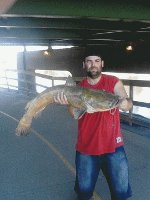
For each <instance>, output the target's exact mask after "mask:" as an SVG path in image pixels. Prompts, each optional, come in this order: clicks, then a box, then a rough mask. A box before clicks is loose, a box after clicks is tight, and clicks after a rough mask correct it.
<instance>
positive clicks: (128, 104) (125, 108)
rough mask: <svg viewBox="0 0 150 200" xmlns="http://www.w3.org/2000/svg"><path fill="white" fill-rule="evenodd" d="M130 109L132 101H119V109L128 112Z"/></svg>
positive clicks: (124, 99) (127, 99) (126, 99)
mask: <svg viewBox="0 0 150 200" xmlns="http://www.w3.org/2000/svg"><path fill="white" fill-rule="evenodd" d="M131 108H132V101H131V100H130V99H129V98H122V99H120V104H119V109H121V110H122V111H128V110H130V109H131Z"/></svg>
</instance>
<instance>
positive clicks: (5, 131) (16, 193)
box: [0, 94, 150, 200]
mask: <svg viewBox="0 0 150 200" xmlns="http://www.w3.org/2000/svg"><path fill="white" fill-rule="evenodd" d="M28 100H29V99H28V98H24V97H23V96H17V95H8V94H1V96H0V106H1V109H0V110H1V112H0V135H1V136H0V160H1V162H0V200H74V199H75V193H74V191H73V187H74V179H75V168H74V167H75V166H74V156H75V150H74V146H75V142H76V133H77V122H76V121H75V120H74V119H72V118H71V117H70V116H69V114H68V112H67V109H66V107H65V106H59V105H58V106H49V107H48V108H47V109H46V110H44V111H43V113H42V114H41V116H40V117H39V118H38V119H35V120H34V121H33V124H32V128H33V131H31V132H30V134H29V135H28V136H27V137H17V136H16V135H15V128H16V126H17V119H20V117H21V116H22V114H23V113H24V107H25V105H26V102H27V101H28ZM122 127H123V134H124V140H125V144H126V145H125V149H126V152H127V156H128V160H129V168H130V181H131V186H132V190H133V197H131V198H130V199H131V200H150V190H149V180H150V173H149V171H150V153H149V152H150V137H149V136H150V130H148V129H144V128H141V127H140V133H142V134H140V133H139V132H138V131H137V130H136V128H137V127H136V128H135V127H133V128H131V127H128V125H127V124H126V125H124V124H122ZM95 191H96V194H97V196H98V197H99V199H101V200H110V196H109V190H108V186H107V183H106V180H105V178H104V176H103V174H100V175H99V179H98V182H97V185H96V188H95ZM97 199H98V198H97Z"/></svg>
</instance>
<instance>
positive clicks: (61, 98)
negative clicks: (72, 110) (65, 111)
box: [54, 92, 69, 105]
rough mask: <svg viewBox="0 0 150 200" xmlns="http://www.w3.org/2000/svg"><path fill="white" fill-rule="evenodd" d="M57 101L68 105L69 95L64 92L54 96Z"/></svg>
mask: <svg viewBox="0 0 150 200" xmlns="http://www.w3.org/2000/svg"><path fill="white" fill-rule="evenodd" d="M54 101H55V103H59V104H62V105H68V104H69V103H68V101H67V97H66V96H65V95H64V93H63V92H61V93H58V94H57V96H55V97H54Z"/></svg>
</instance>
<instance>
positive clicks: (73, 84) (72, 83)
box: [65, 76, 76, 86]
mask: <svg viewBox="0 0 150 200" xmlns="http://www.w3.org/2000/svg"><path fill="white" fill-rule="evenodd" d="M65 85H66V86H76V82H75V81H74V80H73V78H72V77H71V76H68V78H67V80H66V83H65Z"/></svg>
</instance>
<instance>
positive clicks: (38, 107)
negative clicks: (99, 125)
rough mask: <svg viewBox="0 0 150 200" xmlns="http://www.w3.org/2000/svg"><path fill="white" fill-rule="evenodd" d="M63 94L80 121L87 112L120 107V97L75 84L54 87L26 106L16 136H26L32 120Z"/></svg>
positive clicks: (75, 116)
mask: <svg viewBox="0 0 150 200" xmlns="http://www.w3.org/2000/svg"><path fill="white" fill-rule="evenodd" d="M61 92H63V93H64V95H66V97H67V100H68V103H69V105H71V106H72V107H74V108H75V109H74V118H75V119H78V118H79V117H81V116H82V115H84V113H85V112H88V113H92V112H102V111H107V110H111V109H113V108H115V107H118V106H119V102H120V99H119V96H116V95H114V94H112V93H108V92H106V91H103V90H95V89H89V88H85V87H82V86H79V85H75V84H74V83H73V82H72V83H71V84H70V83H68V82H66V85H59V86H54V87H51V88H48V89H46V90H45V91H43V92H42V93H40V94H39V95H38V96H37V97H36V98H34V99H33V100H31V101H30V102H28V103H27V105H26V108H25V110H26V112H25V114H24V115H23V117H22V118H21V120H20V121H19V124H18V126H17V128H16V135H18V136H20V135H26V134H27V130H28V129H29V128H30V126H31V123H32V119H33V118H35V117H37V116H38V114H39V113H40V112H41V111H42V110H44V109H45V108H46V107H47V106H48V105H50V104H53V103H55V101H54V97H56V96H57V94H58V93H61Z"/></svg>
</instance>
